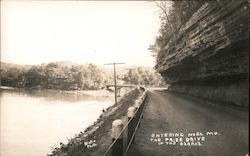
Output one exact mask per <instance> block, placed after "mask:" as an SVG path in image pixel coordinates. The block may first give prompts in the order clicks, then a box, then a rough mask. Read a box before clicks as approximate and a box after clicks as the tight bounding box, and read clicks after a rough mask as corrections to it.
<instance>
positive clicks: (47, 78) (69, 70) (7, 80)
mask: <svg viewBox="0 0 250 156" xmlns="http://www.w3.org/2000/svg"><path fill="white" fill-rule="evenodd" d="M0 73H1V85H2V86H9V87H17V88H33V89H60V90H76V89H77V90H94V89H101V88H104V87H105V85H106V84H113V83H114V82H113V73H112V72H110V71H109V72H108V71H106V70H104V69H103V68H101V67H99V66H97V65H94V64H73V63H69V62H52V63H48V64H41V65H14V64H7V63H1V68H0ZM119 74H123V75H124V76H123V77H122V76H120V75H118V79H119V80H120V81H122V82H123V83H126V84H136V85H138V84H141V85H159V84H160V83H161V82H162V79H161V77H160V75H159V74H157V73H155V72H154V71H153V70H148V69H146V68H143V67H138V68H133V69H129V70H128V71H127V72H125V73H119ZM120 77H122V78H120Z"/></svg>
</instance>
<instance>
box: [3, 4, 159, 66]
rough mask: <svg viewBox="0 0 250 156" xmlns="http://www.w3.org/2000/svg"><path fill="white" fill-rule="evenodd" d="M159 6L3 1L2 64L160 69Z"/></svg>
mask: <svg viewBox="0 0 250 156" xmlns="http://www.w3.org/2000/svg"><path fill="white" fill-rule="evenodd" d="M158 13H159V12H158V9H157V8H156V6H155V4H154V2H149V1H147V2H142V1H128V2H121V1H109V2H108V1H92V2H91V1H88V2H86V1H85V2H83V1H7V0H4V1H1V61H2V62H9V63H17V64H41V63H48V62H52V61H62V60H63V61H66V60H67V61H72V62H75V63H95V64H103V63H109V62H114V61H116V62H125V63H126V65H144V66H154V58H153V57H152V56H151V53H150V52H149V50H147V48H148V47H149V44H151V43H153V41H154V38H155V36H156V35H157V31H158V29H159V19H158Z"/></svg>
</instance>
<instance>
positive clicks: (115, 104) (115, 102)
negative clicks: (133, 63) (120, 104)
mask: <svg viewBox="0 0 250 156" xmlns="http://www.w3.org/2000/svg"><path fill="white" fill-rule="evenodd" d="M116 64H125V63H121V62H120V63H116V62H114V63H105V64H104V65H113V66H114V83H115V105H117V91H116V71H115V65H116Z"/></svg>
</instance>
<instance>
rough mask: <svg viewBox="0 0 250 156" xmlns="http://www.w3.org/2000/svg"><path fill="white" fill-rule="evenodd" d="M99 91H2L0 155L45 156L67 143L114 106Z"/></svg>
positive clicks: (108, 97)
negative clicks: (108, 108) (104, 109)
mask: <svg viewBox="0 0 250 156" xmlns="http://www.w3.org/2000/svg"><path fill="white" fill-rule="evenodd" d="M101 92H102V93H101V94H100V91H99V92H97V93H99V95H90V94H84V93H82V92H80V93H79V92H65V91H50V90H36V91H35V90H3V89H1V90H0V102H1V105H0V106H1V107H0V108H1V131H0V133H1V138H0V139H1V146H0V151H1V156H46V154H48V153H51V148H52V147H59V143H60V142H62V143H67V138H72V137H74V136H75V134H78V133H79V132H80V131H84V129H85V128H87V127H88V126H89V125H91V124H92V123H93V122H94V121H96V119H97V118H98V117H99V115H100V114H101V113H102V109H103V108H107V107H109V106H110V105H111V104H112V103H113V98H112V94H110V93H108V92H107V91H101ZM103 92H104V93H103ZM91 94H95V92H91Z"/></svg>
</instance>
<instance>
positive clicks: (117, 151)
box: [111, 119, 123, 156]
mask: <svg viewBox="0 0 250 156" xmlns="http://www.w3.org/2000/svg"><path fill="white" fill-rule="evenodd" d="M122 129H123V123H122V120H120V119H117V120H114V121H113V123H112V133H111V137H112V142H114V141H115V139H116V138H117V137H118V135H119V134H120V133H121V132H122ZM122 155H123V135H121V136H120V137H119V138H117V141H116V143H115V144H114V146H113V147H112V156H122Z"/></svg>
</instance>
